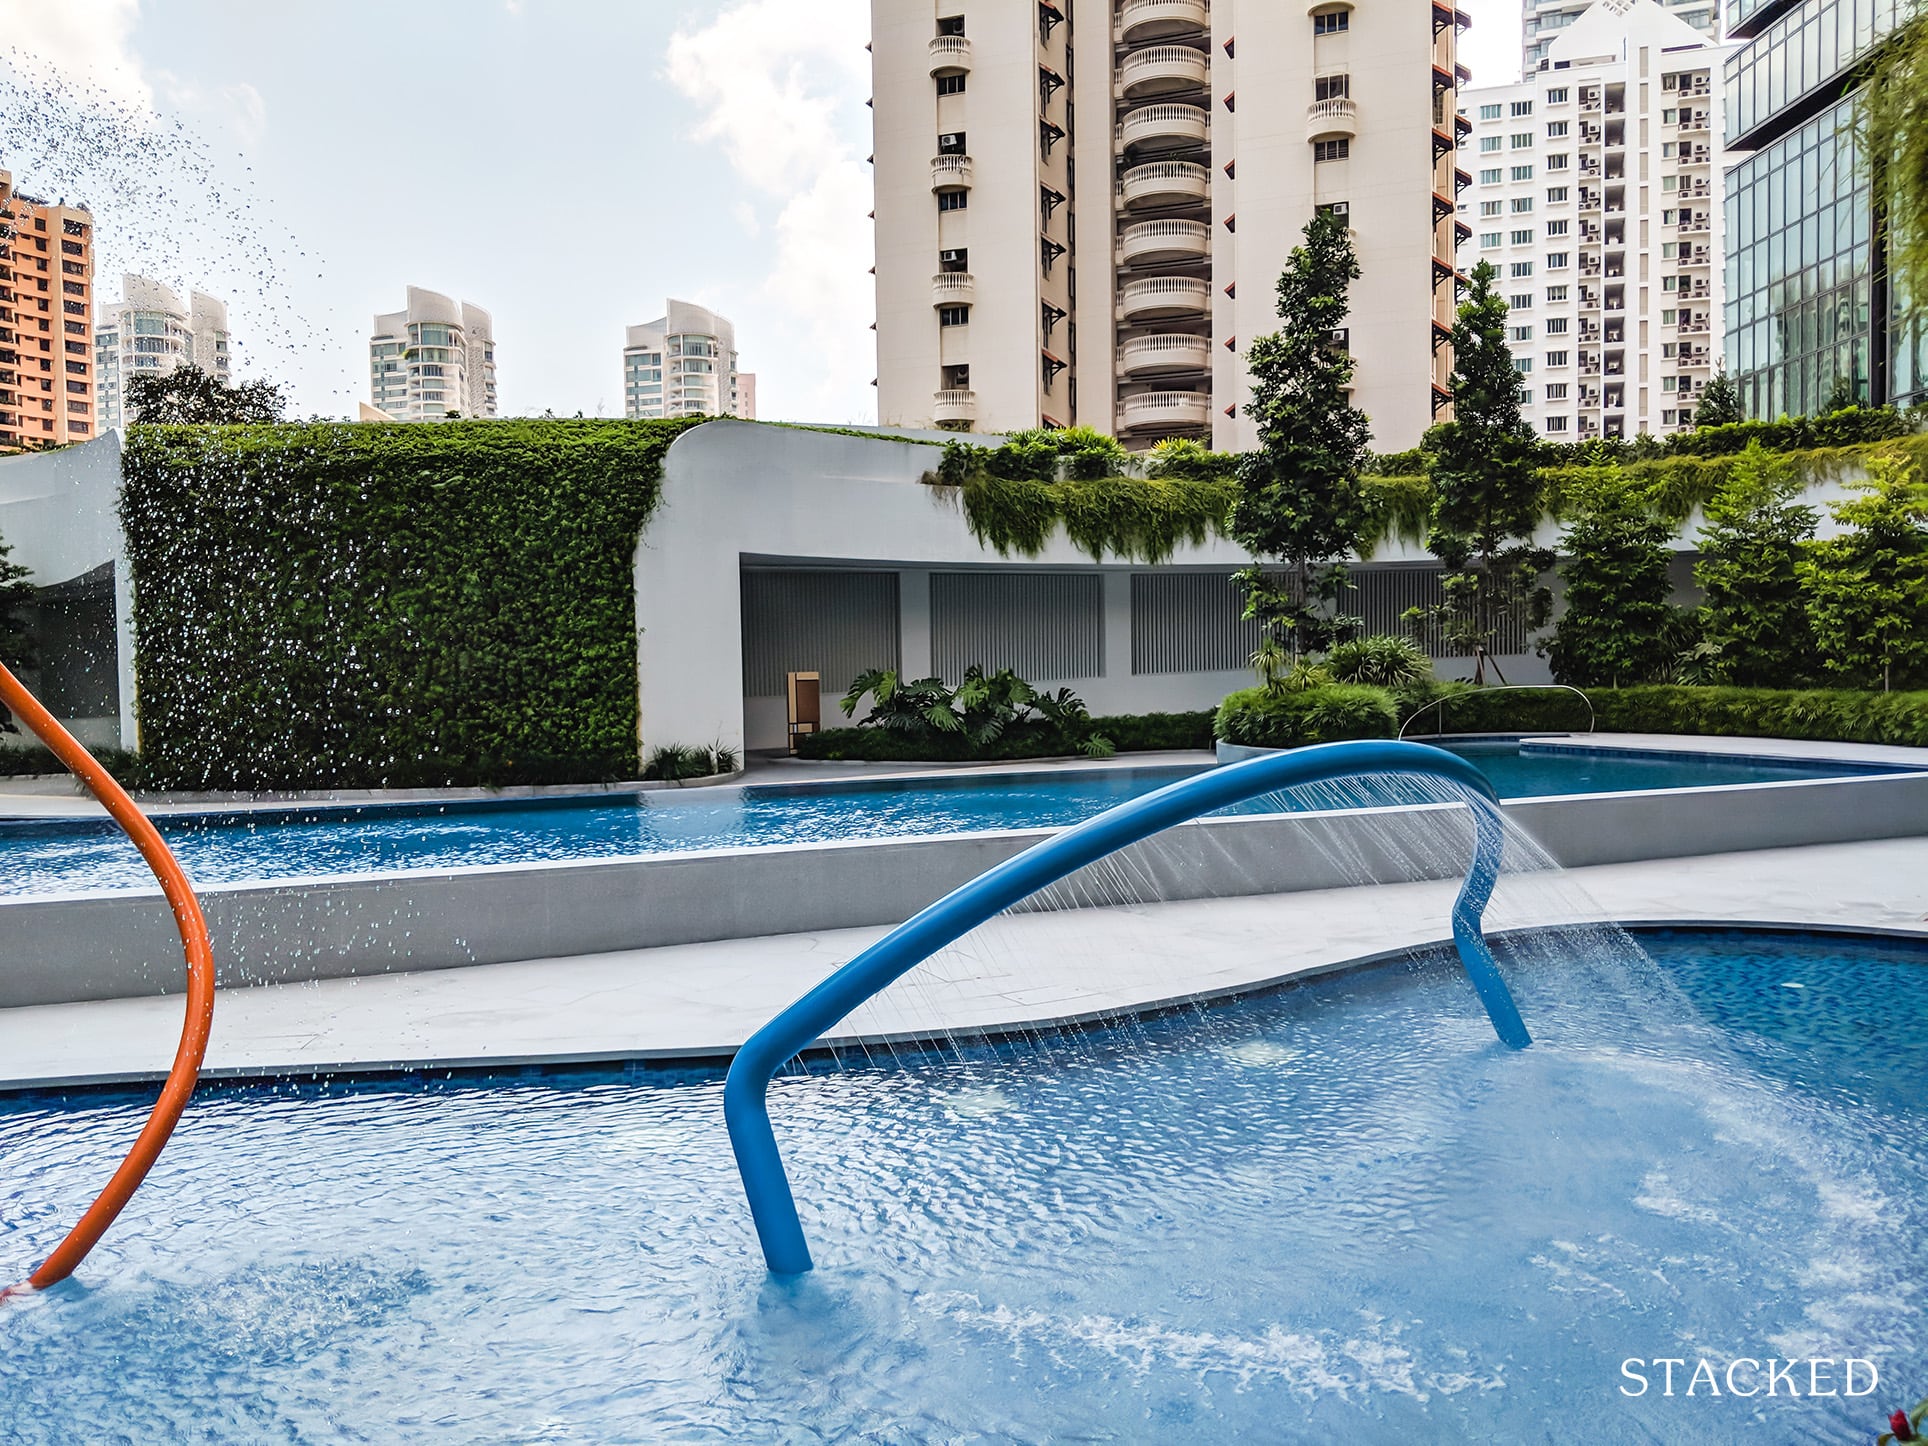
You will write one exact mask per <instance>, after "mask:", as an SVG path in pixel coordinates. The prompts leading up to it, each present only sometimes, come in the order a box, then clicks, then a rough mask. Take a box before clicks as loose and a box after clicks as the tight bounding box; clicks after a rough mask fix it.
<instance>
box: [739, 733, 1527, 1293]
mask: <svg viewBox="0 0 1928 1446" xmlns="http://www.w3.org/2000/svg"><path fill="white" fill-rule="evenodd" d="M1368 774H1406V775H1411V776H1419V777H1425V778H1439V779H1444V780H1446V781H1448V782H1450V783H1455V784H1458V785H1459V786H1460V787H1461V788H1463V789H1464V790H1465V791H1466V796H1467V802H1468V805H1469V806H1470V807H1471V808H1472V810H1473V817H1474V820H1475V828H1474V851H1473V863H1472V868H1471V871H1470V872H1469V873H1468V875H1467V878H1466V882H1465V884H1464V885H1463V886H1462V888H1461V889H1460V893H1459V898H1458V900H1457V902H1456V903H1455V904H1454V905H1453V939H1454V942H1455V944H1456V945H1457V946H1458V949H1459V956H1460V959H1461V961H1462V963H1463V964H1464V965H1465V967H1466V973H1467V975H1468V977H1469V978H1470V979H1471V980H1472V983H1473V988H1474V989H1475V991H1477V993H1478V994H1479V999H1480V1003H1481V1004H1482V1005H1484V1006H1485V1008H1486V1014H1487V1018H1489V1019H1490V1020H1491V1021H1492V1023H1493V1029H1494V1032H1495V1033H1496V1034H1498V1035H1499V1037H1500V1039H1501V1040H1502V1041H1503V1042H1504V1043H1506V1044H1508V1045H1510V1046H1511V1047H1512V1048H1514V1049H1524V1048H1525V1047H1526V1046H1527V1045H1528V1044H1530V1043H1532V1037H1531V1036H1530V1035H1528V1034H1527V1032H1526V1025H1525V1024H1524V1023H1523V1022H1522V1021H1521V1019H1520V1013H1519V1010H1518V1009H1517V1008H1515V1007H1514V1004H1513V997H1512V995H1511V994H1510V993H1509V992H1508V991H1507V988H1506V982H1505V980H1504V979H1502V978H1501V976H1500V972H1499V966H1498V965H1497V964H1496V963H1495V962H1494V960H1493V955H1492V951H1491V950H1489V949H1488V948H1487V946H1486V940H1485V938H1484V937H1483V936H1482V935H1481V933H1480V918H1481V916H1482V914H1483V913H1484V912H1485V909H1486V904H1487V901H1488V900H1489V899H1490V898H1491V897H1492V894H1493V886H1494V884H1495V883H1496V882H1497V880H1498V878H1499V871H1500V862H1501V853H1502V850H1503V849H1504V846H1505V840H1506V829H1505V824H1504V823H1503V821H1502V820H1501V817H1500V812H1499V799H1498V798H1497V796H1496V795H1495V794H1494V792H1493V786H1492V784H1491V783H1489V782H1487V779H1486V775H1485V774H1483V773H1481V772H1480V771H1479V769H1478V768H1476V767H1475V766H1474V765H1473V764H1471V763H1469V762H1467V761H1466V760H1465V759H1463V758H1460V757H1458V756H1457V755H1455V754H1451V753H1447V752H1445V751H1443V750H1442V749H1438V748H1431V747H1428V746H1426V745H1425V744H1420V743H1399V742H1357V743H1325V744H1320V745H1318V746H1316V747H1311V748H1299V749H1294V750H1292V751H1290V752H1285V753H1275V754H1268V755H1266V756H1264V757H1260V758H1250V759H1246V760H1245V761H1243V762H1240V763H1233V764H1228V765H1226V766H1225V767H1223V768H1215V769H1212V770H1211V771H1210V772H1207V773H1201V774H1198V775H1196V776H1194V777H1191V778H1185V779H1180V780H1179V781H1178V782H1177V783H1174V784H1170V785H1168V786H1167V787H1165V788H1161V789H1159V790H1157V791H1156V792H1155V793H1148V794H1146V795H1145V796H1144V797H1142V798H1135V799H1132V800H1130V801H1129V802H1127V803H1122V804H1119V805H1118V806H1117V807H1116V808H1112V809H1108V810H1106V811H1105V812H1104V813H1101V814H1099V815H1098V816H1097V817H1096V818H1093V819H1087V820H1086V821H1085V822H1084V823H1081V824H1078V825H1077V826H1075V827H1073V828H1068V829H1066V830H1065V831H1064V832H1063V833H1060V834H1057V835H1055V836H1054V837H1052V838H1049V839H1046V840H1045V841H1044V842H1042V843H1039V844H1035V845H1033V846H1032V847H1031V848H1028V849H1026V850H1025V851H1024V852H1023V853H1021V854H1018V855H1017V856H1016V857H1015V858H1010V859H1006V860H1005V861H1004V862H1003V863H1001V864H998V865H997V866H996V867H995V868H991V869H988V870H986V871H985V872H984V873H983V874H982V875H980V876H979V877H977V878H975V879H973V880H971V882H970V883H968V884H965V885H964V886H963V887H962V888H959V889H956V890H954V891H952V892H951V893H950V894H947V895H946V896H945V897H944V898H942V899H939V900H938V901H937V902H936V903H934V904H932V905H931V906H930V907H929V908H927V909H925V910H923V911H922V912H921V913H919V914H917V915H915V916H913V917H912V918H911V919H909V920H908V921H906V922H905V923H903V924H901V925H899V926H898V927H897V928H896V929H894V930H892V931H891V933H890V934H888V935H887V936H885V937H884V938H883V939H880V940H879V941H878V942H877V943H875V944H873V945H871V946H870V947H869V948H868V949H866V950H864V951H863V953H861V954H859V955H858V956H857V957H856V958H855V959H852V960H851V961H850V962H849V963H848V964H846V965H844V966H843V968H841V969H839V970H838V971H837V972H836V973H834V974H832V975H831V976H830V977H829V978H828V979H826V980H824V981H823V982H822V983H821V984H819V985H817V987H816V988H814V989H812V990H811V991H810V992H809V993H807V994H805V995H804V996H803V997H802V998H801V999H799V1000H797V1001H796V1002H795V1003H794V1004H792V1005H790V1006H789V1007H788V1008H787V1009H785V1010H783V1011H782V1012H781V1013H779V1014H778V1015H777V1016H776V1017H775V1018H774V1019H772V1020H771V1021H770V1022H769V1023H768V1024H766V1025H764V1026H763V1028H761V1029H759V1030H758V1031H757V1032H756V1033H755V1034H753V1035H751V1036H750V1038H749V1039H748V1040H746V1041H745V1042H744V1045H743V1047H742V1048H741V1049H740V1050H738V1051H737V1053H736V1057H735V1059H733V1060H732V1061H731V1062H730V1072H729V1075H728V1077H727V1078H726V1079H725V1080H724V1084H723V1118H724V1123H725V1124H726V1125H727V1127H728V1129H729V1133H730V1148H731V1149H732V1150H733V1151H734V1152H735V1154H736V1165H737V1170H738V1172H739V1173H740V1174H741V1175H742V1177H743V1190H744V1194H745V1195H747V1196H748V1197H749V1202H750V1214H751V1216H752V1218H753V1219H754V1220H755V1222H756V1231H757V1238H758V1239H759V1240H760V1241H761V1243H762V1245H763V1258H764V1260H765V1261H766V1262H767V1263H768V1265H769V1267H770V1269H771V1271H773V1272H774V1273H775V1274H778V1275H798V1274H801V1273H802V1272H804V1271H806V1270H809V1269H810V1268H811V1260H810V1247H809V1245H808V1244H807V1243H806V1242H805V1240H804V1238H803V1226H802V1224H801V1223H800V1222H799V1221H798V1219H797V1206H796V1200H795V1198H794V1196H793V1195H792V1194H791V1191H790V1180H789V1177H788V1176H787V1175H786V1174H785V1173H784V1169H783V1157H782V1156H781V1154H779V1152H778V1150H777V1142H776V1135H775V1132H774V1131H773V1130H772V1129H771V1126H770V1110H769V1102H768V1099H767V1098H766V1096H767V1093H768V1091H769V1087H770V1081H771V1079H772V1078H773V1077H774V1076H775V1075H776V1072H777V1071H778V1070H779V1069H781V1068H782V1067H783V1066H784V1064H785V1063H786V1062H787V1061H789V1060H790V1059H791V1058H792V1057H794V1056H795V1055H797V1054H798V1053H800V1052H801V1051H803V1050H804V1049H807V1048H808V1047H809V1046H810V1045H811V1044H812V1043H813V1042H814V1041H815V1040H817V1039H818V1038H820V1037H821V1036H822V1035H823V1033H824V1032H825V1031H826V1030H828V1029H829V1028H831V1027H832V1026H833V1025H835V1024H836V1022H837V1021H838V1020H840V1019H842V1018H843V1017H844V1016H845V1015H847V1014H849V1013H850V1011H851V1010H853V1009H855V1008H856V1007H857V1006H858V1005H859V1004H862V1003H863V1002H864V1001H865V1000H866V999H869V998H870V997H871V996H872V995H874V994H876V993H877V992H878V991H879V990H881V989H883V988H884V987H885V986H886V985H888V984H890V983H891V982H892V981H893V980H895V979H898V978H899V977H901V976H902V975H904V974H905V973H907V972H908V971H909V970H911V969H912V968H914V967H915V966H916V965H918V964H919V963H921V962H923V960H924V959H926V958H928V957H929V956H930V955H931V954H932V953H934V952H935V951H937V950H938V949H941V948H943V947H944V946H945V945H946V944H949V943H951V942H952V941H953V940H955V939H958V938H960V937H961V936H963V935H964V934H966V933H968V932H969V931H970V930H972V929H974V928H976V927H977V926H978V925H979V924H982V923H983V922H984V921H985V920H986V919H989V918H991V917H992V916H993V915H995V914H998V913H1001V912H1002V911H1004V910H1005V909H1008V908H1010V907H1011V905H1013V904H1015V903H1018V902H1019V901H1021V900H1023V899H1026V898H1028V897H1030V896H1031V895H1032V894H1034V893H1036V892H1037V891H1038V890H1039V889H1042V888H1044V887H1045V886H1046V885H1048V884H1051V883H1054V882H1056V881H1057V880H1059V879H1061V878H1063V877H1064V876H1065V875H1066V874H1068V873H1071V872H1072V871H1073V870H1076V869H1079V868H1082V867H1084V866H1085V865H1086V864H1089V863H1092V862H1095V861H1096V860H1098V859H1101V858H1103V857H1105V855H1107V854H1110V853H1115V852H1116V851H1117V850H1119V849H1121V848H1124V847H1126V846H1127V845H1130V844H1134V843H1137V842H1139V841H1140V840H1141V839H1145V838H1148V837H1150V836H1151V835H1152V834H1155V833H1158V832H1161V831H1162V830H1164V829H1167V828H1170V827H1172V826H1173V825H1174V824H1180V823H1184V822H1186V821H1187V820H1189V819H1194V818H1197V817H1198V816H1199V815H1201V814H1206V813H1210V812H1212V811H1213V810H1214V809H1220V808H1226V807H1228V806H1230V805H1232V804H1235V803H1242V802H1244V801H1245V800H1246V799H1249V798H1256V797H1259V796H1260V795H1262V794H1267V793H1272V792H1276V791H1277V790H1279V789H1282V788H1292V787H1295V786H1297V785H1300V784H1307V783H1321V782H1326V781H1328V780H1331V779H1335V778H1351V777H1358V776H1361V775H1368Z"/></svg>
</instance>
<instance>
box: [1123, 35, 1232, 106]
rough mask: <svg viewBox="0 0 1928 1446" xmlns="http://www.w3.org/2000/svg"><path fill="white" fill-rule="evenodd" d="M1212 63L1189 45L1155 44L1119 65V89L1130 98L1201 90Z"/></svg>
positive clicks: (1210, 72) (1210, 70)
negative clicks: (1177, 91)
mask: <svg viewBox="0 0 1928 1446" xmlns="http://www.w3.org/2000/svg"><path fill="white" fill-rule="evenodd" d="M1211 74H1212V63H1211V61H1210V60H1209V59H1208V58H1207V57H1206V54H1205V52H1204V51H1202V50H1194V49H1192V48H1191V47H1190V46H1189V45H1154V46H1151V47H1150V48H1149V49H1146V50H1134V51H1132V52H1131V53H1130V54H1129V55H1127V56H1126V57H1125V58H1124V61H1123V63H1122V64H1120V65H1119V67H1118V89H1119V92H1120V93H1121V94H1122V95H1123V96H1124V97H1125V99H1126V100H1144V99H1145V98H1147V97H1148V96H1154V95H1166V94H1169V93H1170V92H1172V91H1175V90H1198V89H1200V88H1201V87H1203V86H1204V85H1205V84H1206V83H1207V82H1208V81H1210V79H1211Z"/></svg>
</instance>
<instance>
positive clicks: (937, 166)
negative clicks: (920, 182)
mask: <svg viewBox="0 0 1928 1446" xmlns="http://www.w3.org/2000/svg"><path fill="white" fill-rule="evenodd" d="M931 189H932V190H933V191H968V190H970V189H971V158H970V157H969V156H932V157H931Z"/></svg>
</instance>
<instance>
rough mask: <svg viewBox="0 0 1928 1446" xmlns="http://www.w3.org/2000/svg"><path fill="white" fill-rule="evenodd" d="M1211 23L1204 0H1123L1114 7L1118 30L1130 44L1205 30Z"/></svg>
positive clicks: (1140, 43) (1209, 13) (1209, 27)
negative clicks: (1122, 2)
mask: <svg viewBox="0 0 1928 1446" xmlns="http://www.w3.org/2000/svg"><path fill="white" fill-rule="evenodd" d="M1211 25H1212V16H1211V12H1210V11H1209V10H1208V9H1207V8H1206V6H1205V0H1125V3H1124V4H1122V5H1120V6H1119V7H1118V33H1119V35H1120V36H1122V37H1123V39H1124V40H1125V42H1126V43H1127V44H1131V45H1142V44H1143V43H1144V42H1145V41H1147V40H1165V39H1168V38H1169V37H1171V36H1174V35H1186V34H1190V33H1192V32H1194V31H1199V30H1209V29H1211Z"/></svg>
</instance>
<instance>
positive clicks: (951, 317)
mask: <svg viewBox="0 0 1928 1446" xmlns="http://www.w3.org/2000/svg"><path fill="white" fill-rule="evenodd" d="M970 320H971V309H970V307H968V306H940V307H938V308H937V324H938V325H939V326H968V325H969V324H970Z"/></svg>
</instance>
